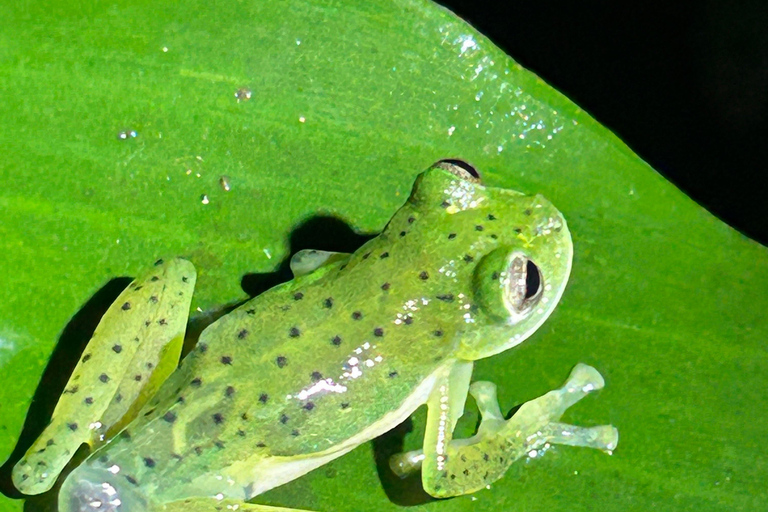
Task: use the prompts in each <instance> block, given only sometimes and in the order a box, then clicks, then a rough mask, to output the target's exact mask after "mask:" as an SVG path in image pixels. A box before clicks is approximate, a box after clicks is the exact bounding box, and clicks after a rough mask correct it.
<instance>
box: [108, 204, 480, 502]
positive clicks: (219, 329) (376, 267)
mask: <svg viewBox="0 0 768 512" xmlns="http://www.w3.org/2000/svg"><path fill="white" fill-rule="evenodd" d="M423 217H425V216H423V215H422V216H420V215H418V212H416V211H413V210H411V209H408V208H403V209H402V210H401V211H400V212H399V213H398V215H396V216H395V217H394V218H393V219H392V221H391V222H390V225H389V226H388V228H387V230H386V231H385V232H384V233H383V234H382V235H380V236H379V237H377V238H376V239H374V240H372V241H371V242H369V243H368V244H366V245H365V246H364V247H362V248H361V249H360V250H359V251H357V252H356V253H355V254H354V255H352V256H351V257H350V259H349V260H348V261H346V262H341V263H336V264H334V265H331V266H328V267H327V268H321V269H319V270H317V271H316V272H315V273H313V274H309V275H307V276H302V277H300V278H298V279H296V280H294V281H291V282H289V283H286V284H284V285H281V286H279V287H276V288H274V289H272V290H270V291H268V292H266V293H264V294H262V295H261V296H259V297H256V298H255V299H253V300H251V301H249V302H248V303H246V304H245V305H243V306H242V307H240V308H238V309H237V310H235V311H233V312H232V313H230V314H228V315H226V316H225V317H223V318H221V319H220V320H219V321H217V322H216V323H214V324H213V325H211V326H210V327H209V328H208V329H206V330H205V331H204V332H203V334H202V335H201V337H200V340H199V342H198V344H197V346H196V348H195V349H194V351H193V352H192V353H191V354H190V355H189V356H188V357H187V358H186V359H185V361H184V362H183V364H182V366H181V368H180V369H179V370H178V371H177V372H176V373H175V374H174V375H173V376H172V377H171V378H170V379H169V381H168V382H166V384H165V385H164V386H163V388H162V389H161V390H160V392H159V393H158V396H157V397H156V398H155V399H153V400H152V401H151V402H150V403H149V404H148V406H147V407H146V408H145V410H144V411H143V414H144V415H145V417H143V418H140V419H139V420H138V421H137V422H136V423H135V424H133V425H131V426H129V428H128V429H126V431H125V432H124V433H123V434H122V435H121V438H120V439H118V440H116V441H115V442H114V444H115V446H114V447H111V448H110V449H109V450H107V451H106V454H105V458H103V459H102V461H101V462H100V463H99V465H103V466H104V467H112V466H115V465H116V466H119V467H120V468H121V473H122V474H123V476H124V477H125V478H128V479H129V481H130V482H136V485H140V486H143V487H147V486H150V487H154V486H155V482H158V481H165V480H167V481H168V482H174V481H175V482H180V483H181V482H184V481H185V480H186V481H187V482H188V483H189V485H194V486H196V487H198V488H199V487H200V483H199V481H195V482H194V483H193V482H192V480H191V479H190V477H191V475H200V474H216V468H221V470H222V471H224V470H226V469H227V468H232V467H235V466H237V465H238V464H239V463H241V462H244V459H245V458H246V457H249V458H250V459H251V460H250V461H249V462H248V463H247V464H251V465H252V464H253V463H254V460H266V459H269V458H271V457H281V458H283V457H297V456H299V457H300V456H302V455H310V454H316V453H318V452H324V451H333V449H334V447H337V446H339V445H340V444H342V443H343V442H344V441H347V440H349V439H350V438H353V437H355V436H356V435H358V434H359V433H361V432H364V431H366V429H369V430H370V431H371V432H373V430H375V429H373V430H371V428H372V427H374V426H375V424H376V423H377V422H378V421H379V420H381V419H382V418H383V417H385V416H387V414H392V413H394V412H395V411H397V410H399V409H401V408H402V407H404V406H405V407H406V408H407V409H408V410H407V411H406V412H405V414H406V415H407V414H408V413H409V412H411V411H412V410H413V409H415V408H416V407H418V405H420V404H421V403H423V402H424V399H425V398H426V396H424V397H414V396H413V393H414V391H415V390H417V389H419V385H420V384H421V383H423V382H424V381H425V379H427V378H428V377H429V376H430V375H431V374H432V373H433V372H434V371H435V370H436V369H437V368H438V367H439V366H440V365H441V364H442V363H443V362H444V361H447V360H449V359H450V358H451V357H452V355H453V352H454V348H455V343H456V341H455V340H456V333H455V331H456V326H457V325H460V324H463V323H464V320H462V319H463V317H464V316H466V315H467V314H468V313H469V307H470V305H469V303H468V302H467V300H468V299H467V297H469V296H470V294H469V293H468V292H467V290H461V289H457V283H458V282H459V280H458V279H457V274H458V273H460V272H461V270H462V267H467V268H469V265H468V262H467V261H465V260H467V259H469V258H468V256H467V254H468V252H467V251H470V249H471V248H470V247H469V246H468V245H466V244H465V243H464V242H463V241H462V240H461V238H463V235H459V234H457V233H453V232H450V231H449V232H446V233H436V232H434V231H433V230H432V229H425V230H423V231H419V230H417V229H416V228H417V227H418V225H419V222H431V220H430V219H427V218H423ZM437 236H440V237H445V238H447V237H449V236H451V237H452V239H455V240H456V243H455V245H454V248H455V252H451V253H446V254H432V253H431V252H430V247H432V246H434V245H435V242H436V240H434V237H437ZM467 242H468V240H467ZM462 291H464V292H465V293H462ZM428 391H429V390H428V389H425V390H424V391H423V392H424V393H428ZM409 400H410V403H409ZM393 426H394V425H388V427H387V428H386V429H385V430H387V429H388V428H391V427H393ZM373 435H374V433H372V434H371V436H369V437H372V436H373ZM362 441H364V440H361V442H362ZM94 463H95V462H94ZM159 477H162V478H161V479H160V480H158V478H159ZM164 486H165V484H162V485H161V486H160V487H159V488H158V489H157V492H158V493H160V492H162V489H161V488H162V487H164ZM143 490H144V491H146V489H143ZM184 492H186V491H180V496H181V495H183V494H184Z"/></svg>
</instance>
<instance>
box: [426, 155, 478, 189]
mask: <svg viewBox="0 0 768 512" xmlns="http://www.w3.org/2000/svg"><path fill="white" fill-rule="evenodd" d="M432 167H433V168H438V169H443V170H445V171H448V172H450V173H452V174H454V175H455V176H456V177H458V178H461V179H462V180H466V181H471V182H472V183H480V181H481V180H480V173H479V172H478V171H477V169H475V167H474V166H472V165H471V164H469V163H467V162H465V161H464V160H457V159H452V158H446V159H445V160H440V161H438V162H435V164H434V165H433V166H432Z"/></svg>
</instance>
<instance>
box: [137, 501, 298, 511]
mask: <svg viewBox="0 0 768 512" xmlns="http://www.w3.org/2000/svg"><path fill="white" fill-rule="evenodd" d="M161 510H162V512H219V511H225V510H237V511H244V512H309V511H307V510H306V509H298V508H284V507H272V506H270V505H258V504H256V503H245V502H243V501H238V500H233V499H223V500H217V499H215V498H191V499H188V500H180V501H174V502H173V503H169V504H167V505H164V506H163V507H162V509H161ZM151 512H160V510H157V511H155V510H152V511H151Z"/></svg>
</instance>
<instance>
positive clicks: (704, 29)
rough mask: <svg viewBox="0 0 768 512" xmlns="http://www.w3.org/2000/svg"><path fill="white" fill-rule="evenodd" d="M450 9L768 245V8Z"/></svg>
mask: <svg viewBox="0 0 768 512" xmlns="http://www.w3.org/2000/svg"><path fill="white" fill-rule="evenodd" d="M440 3H441V4H442V5H444V6H445V7H447V8H448V9H450V10H452V11H453V12H455V13H456V14H458V15H459V16H461V17H462V18H464V19H465V20H467V21H468V22H469V23H471V24H472V25H473V26H474V27H476V28H477V29H478V30H479V31H480V32H481V33H483V34H484V35H486V36H487V37H489V38H490V39H491V40H493V42H494V43H495V44H496V45H498V46H499V47H501V48H502V49H503V50H505V51H506V52H507V53H508V54H509V55H510V56H511V57H512V58H514V59H515V60H516V61H518V62H519V63H520V64H522V65H523V66H524V67H526V68H528V69H529V70H531V71H533V72H534V73H536V74H537V75H539V76H540V77H542V78H543V79H544V80H545V81H547V82H548V83H549V84H550V85H552V86H553V87H555V88H556V89H558V90H559V91H561V92H562V93H564V94H565V95H566V96H568V97H569V98H570V99H571V100H573V101H574V102H576V103H577V104H578V105H579V106H581V107H582V108H583V109H585V110H586V111H587V112H589V113H590V114H591V115H592V116H594V117H595V118H596V119H597V120H598V121H599V122H601V123H602V124H604V125H605V126H607V127H608V128H609V129H611V130H612V131H613V132H614V133H615V134H616V135H618V136H619V137H620V138H621V139H622V140H623V141H624V142H625V143H626V144H628V145H629V146H630V147H631V148H632V149H633V150H634V151H635V152H636V153H638V154H639V155H640V157H641V158H643V159H644V160H645V161H647V162H648V163H649V164H650V165H651V166H653V167H654V168H655V169H656V170H658V171H659V172H660V173H661V174H663V175H664V176H665V177H666V178H667V179H668V180H670V181H671V182H672V183H674V184H675V185H677V186H678V187H679V188H680V189H682V190H683V191H684V192H685V193H686V194H688V195H689V196H690V197H692V198H693V199H694V200H695V201H696V202H698V203H699V204H701V205H702V206H704V207H705V208H707V209H708V210H709V211H710V212H712V213H713V214H715V215H716V216H718V217H719V218H720V219H722V220H723V221H724V222H726V223H728V224H730V225H731V226H733V227H735V228H736V229H738V230H739V231H741V232H742V233H744V234H746V235H747V236H749V237H751V238H754V239H755V240H757V241H759V242H761V243H762V244H764V245H768V200H767V199H766V192H767V191H768V187H767V186H766V183H765V182H766V175H768V172H766V169H767V164H766V162H768V137H767V135H768V130H767V129H766V128H768V1H765V0H744V1H740V2H726V1H722V0H720V1H711V0H709V1H708V0H701V1H699V2H695V3H694V2H687V1H677V0H670V1H668V2H665V3H656V2H621V1H618V2H617V1H613V2H611V1H597V0H573V1H571V2H565V1H541V0H539V1H537V0H527V1H523V0H508V1H506V2H500V1H494V0H447V1H446V0H443V1H441V2H440Z"/></svg>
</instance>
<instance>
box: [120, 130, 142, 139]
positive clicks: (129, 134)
mask: <svg viewBox="0 0 768 512" xmlns="http://www.w3.org/2000/svg"><path fill="white" fill-rule="evenodd" d="M138 135H139V134H138V133H137V132H136V130H123V131H121V132H119V133H118V134H117V138H118V139H119V140H128V139H135V138H136V137H137V136H138Z"/></svg>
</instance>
